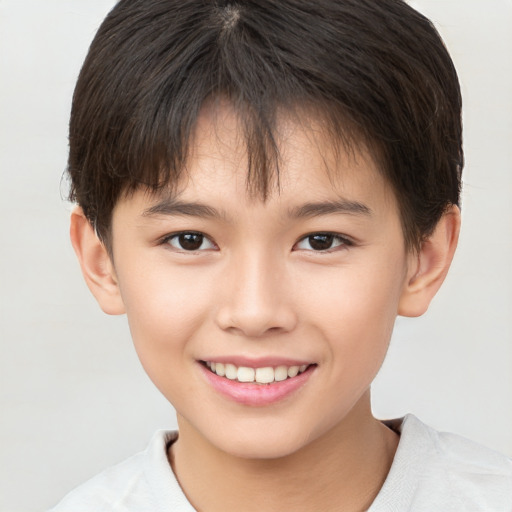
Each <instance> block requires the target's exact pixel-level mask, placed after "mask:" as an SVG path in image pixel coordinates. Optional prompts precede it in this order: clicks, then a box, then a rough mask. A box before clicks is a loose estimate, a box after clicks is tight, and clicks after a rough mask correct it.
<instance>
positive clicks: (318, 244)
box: [309, 235, 333, 251]
mask: <svg viewBox="0 0 512 512" xmlns="http://www.w3.org/2000/svg"><path fill="white" fill-rule="evenodd" d="M332 240H333V235H313V236H310V237H309V245H311V247H312V248H313V249H315V250H316V251H325V250H326V249H330V248H331V246H332Z"/></svg>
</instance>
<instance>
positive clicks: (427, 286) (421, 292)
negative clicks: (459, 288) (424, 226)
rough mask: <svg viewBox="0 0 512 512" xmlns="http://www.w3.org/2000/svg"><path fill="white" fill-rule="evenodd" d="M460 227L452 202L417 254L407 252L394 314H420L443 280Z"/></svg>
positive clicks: (457, 210)
mask: <svg viewBox="0 0 512 512" xmlns="http://www.w3.org/2000/svg"><path fill="white" fill-rule="evenodd" d="M459 230H460V210H459V208H458V207H457V206H455V205H452V206H451V207H450V208H449V209H448V210H447V211H446V212H445V213H444V215H443V216H442V217H441V220H440V221H439V222H438V224H437V226H436V228H435V230H434V232H433V233H432V235H430V236H429V237H428V238H427V239H426V240H425V241H424V242H423V243H422V245H421V249H420V251H419V252H418V253H416V254H414V255H411V264H410V265H409V274H408V276H407V279H406V282H405V285H404V289H403V291H402V295H401V297H400V302H399V305H398V314H399V315H401V316H410V317H415V316H421V315H423V313H425V312H426V311H427V309H428V307H429V305H430V302H431V300H432V299H433V298H434V295H435V294H436V293H437V291H438V290H439V288H440V287H441V284H442V283H443V281H444V279H445V277H446V274H447V273H448V269H449V268H450V265H451V262H452V259H453V255H454V253H455V249H456V247H457V241H458V238H459Z"/></svg>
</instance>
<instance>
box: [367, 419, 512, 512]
mask: <svg viewBox="0 0 512 512" xmlns="http://www.w3.org/2000/svg"><path fill="white" fill-rule="evenodd" d="M390 423H391V425H390V426H392V427H393V428H395V429H398V430H399V431H400V443H399V445H398V450H397V452H396V455H395V459H394V461H393V464H392V466H391V470H390V472H389V475H388V478H387V479H386V482H385V483H384V486H383V488H382V490H381V493H380V494H379V496H378V497H377V500H376V503H375V505H376V506H375V508H371V509H370V510H371V511H372V512H374V511H375V512H377V510H379V511H380V510H383V511H384V510H413V511H418V512H419V511H431V510H457V511H458V512H463V511H467V512H478V511H482V512H489V511H492V512H500V511H503V512H505V511H506V512H510V511H511V510H512V461H511V459H509V458H508V457H506V456H505V455H502V454H500V453H497V452H495V451H493V450H490V449H488V448H485V447H483V446H481V445H479V444H478V443H475V442H473V441H470V440H469V439H466V438H464V437H461V436H458V435H455V434H450V433H446V432H438V431H436V430H434V429H433V428H431V427H429V426H427V425H425V424H424V423H422V422H421V421H420V420H418V418H416V417H415V416H413V415H408V416H406V417H405V418H404V419H403V420H395V421H394V422H390ZM397 501H398V502H400V503H401V505H400V506H399V507H398V508H394V507H393V506H390V504H391V503H393V504H394V505H396V503H397ZM377 505H379V507H377Z"/></svg>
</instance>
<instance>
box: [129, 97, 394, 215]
mask: <svg viewBox="0 0 512 512" xmlns="http://www.w3.org/2000/svg"><path fill="white" fill-rule="evenodd" d="M277 118H278V122H277V124H276V127H275V128H274V130H273V136H274V142H275V149H276V151H275V155H276V158H275V159H274V160H271V162H270V164H271V165H269V168H268V170H267V172H268V173H269V177H268V178H267V181H268V193H267V194H262V193H261V188H258V187H251V177H254V176H253V175H254V173H258V172H260V169H258V168H257V167H256V168H255V167H254V165H253V166H252V167H251V155H250V149H251V148H250V147H249V149H248V146H249V144H250V141H248V140H247V137H246V133H245V132H244V127H245V125H244V120H243V119H241V116H240V115H239V113H238V112H237V111H236V110H235V109H234V108H233V107H232V106H231V105H230V104H229V103H227V102H226V103H216V104H215V105H205V106H204V107H203V108H202V110H201V112H200V114H199V117H198V120H197V123H196V125H195V127H194V130H193V133H192V135H191V138H190V143H189V146H188V147H189V152H188V156H187V159H186V165H185V167H184V169H183V171H182V173H181V176H180V179H179V181H178V183H176V184H170V185H169V186H168V187H164V188H163V189H159V190H158V191H157V192H149V193H147V194H144V203H145V205H146V207H145V208H144V211H145V212H147V211H152V212H154V211H157V210H158V207H156V208H155V205H158V204H160V203H161V202H162V201H163V203H164V204H167V203H168V201H169V199H172V200H175V199H178V198H179V200H180V201H181V202H183V201H185V202H187V201H188V202H195V203H197V202H201V203H205V204H212V205H215V208H216V210H217V211H219V210H222V209H226V208H228V207H229V208H231V209H232V210H236V209H237V208H238V210H239V212H240V213H241V211H242V210H244V214H245V213H246V211H245V210H247V208H249V207H250V206H257V207H258V209H261V208H266V209H272V208H274V209H275V208H280V207H285V208H287V209H288V211H291V210H292V209H294V208H295V209H297V208H300V207H301V205H304V204H306V203H320V202H336V201H339V200H341V201H343V202H345V204H352V205H356V206H355V208H352V210H355V209H358V208H359V207H358V206H357V205H360V206H361V208H359V210H361V211H362V210H365V209H366V210H367V211H373V210H375V211H380V212H381V213H382V212H383V211H384V210H390V211H392V212H393V213H395V212H396V211H397V208H396V201H395V198H394V194H393V192H392V190H391V187H390V186H389V185H388V183H387V182H386V180H385V178H384V176H383V173H381V172H380V171H379V169H378V166H377V164H376V162H375V160H374V159H373V158H372V156H371V155H370V153H369V151H368V150H367V149H366V147H365V146H364V144H358V145H357V146H356V145H355V144H351V145H348V144H347V143H346V140H340V138H339V137H335V136H334V135H333V134H332V131H330V130H329V129H328V126H327V123H326V122H325V120H324V119H322V117H321V116H319V115H315V114H314V113H313V112H311V111H310V110H306V109H303V110H295V111H293V112H289V111H283V112H282V113H280V114H279V115H278V117H277ZM140 205H141V203H140V202H139V206H140ZM349 209H350V208H349Z"/></svg>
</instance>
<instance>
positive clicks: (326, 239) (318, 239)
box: [295, 233, 352, 252]
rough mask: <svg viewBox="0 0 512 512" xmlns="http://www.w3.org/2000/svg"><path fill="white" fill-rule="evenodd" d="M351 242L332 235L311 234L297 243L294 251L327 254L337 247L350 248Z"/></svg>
mask: <svg viewBox="0 0 512 512" xmlns="http://www.w3.org/2000/svg"><path fill="white" fill-rule="evenodd" d="M351 245H352V242H351V241H350V240H349V239H347V238H345V237H343V236H341V235H335V234H333V233H313V234H311V235H308V236H306V237H304V238H302V239H301V240H299V241H298V242H297V244H296V245H295V248H296V249H299V250H306V251H316V252H327V251H330V250H333V249H336V248H337V247H342V246H351Z"/></svg>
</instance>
